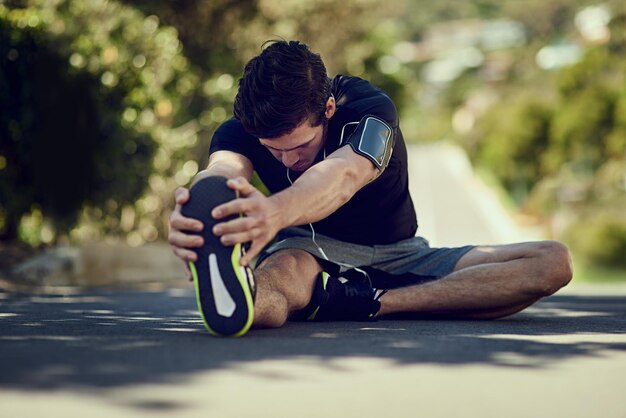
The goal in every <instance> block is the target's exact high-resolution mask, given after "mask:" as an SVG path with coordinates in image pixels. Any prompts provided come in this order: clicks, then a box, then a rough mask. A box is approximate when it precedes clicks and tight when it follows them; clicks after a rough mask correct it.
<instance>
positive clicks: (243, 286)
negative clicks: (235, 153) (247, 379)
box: [182, 177, 255, 336]
mask: <svg viewBox="0 0 626 418" xmlns="http://www.w3.org/2000/svg"><path fill="white" fill-rule="evenodd" d="M236 197H237V195H236V193H235V192H234V191H233V190H231V189H230V188H228V186H226V178H224V177H206V178H204V179H202V180H200V181H198V182H197V183H196V184H194V185H193V187H192V188H191V190H190V198H189V201H188V202H187V203H186V204H185V205H184V206H183V208H182V214H183V215H185V216H187V217H190V218H196V219H198V220H200V221H202V222H203V223H204V229H203V230H202V232H200V233H199V235H202V238H203V239H204V245H203V246H202V247H200V248H195V249H194V250H195V251H196V254H197V255H198V259H197V261H196V262H190V263H189V267H190V270H191V273H192V275H193V279H194V283H195V288H196V297H197V301H198V309H199V310H200V315H201V316H202V320H203V322H204V325H205V327H206V329H207V330H208V331H209V332H210V333H211V334H213V335H219V336H240V335H243V334H245V333H246V332H247V331H248V329H249V328H250V325H252V319H253V317H254V305H253V303H254V292H255V289H254V277H253V275H252V271H251V270H250V269H249V268H245V267H243V266H241V264H240V263H239V260H240V259H241V257H242V256H243V254H244V249H243V246H242V245H241V244H236V245H234V246H224V245H222V243H221V242H220V240H219V237H217V236H215V235H213V232H212V230H213V226H214V225H215V224H216V222H217V221H216V220H215V219H213V217H212V216H211V210H212V209H213V208H214V207H215V206H217V205H220V204H222V203H225V202H228V201H231V200H233V199H235V198H236ZM233 217H234V216H233ZM233 217H231V218H225V219H221V220H220V222H225V221H228V220H230V219H232V218H233Z"/></svg>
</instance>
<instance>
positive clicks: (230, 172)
mask: <svg viewBox="0 0 626 418" xmlns="http://www.w3.org/2000/svg"><path fill="white" fill-rule="evenodd" d="M253 171H256V172H257V173H258V175H259V177H260V178H261V180H262V181H263V183H264V184H265V185H266V186H267V188H268V189H269V190H270V192H271V193H272V194H271V195H270V196H269V197H267V196H265V195H264V194H262V193H261V192H259V191H258V190H257V189H256V188H255V187H254V186H252V185H251V184H250V182H249V181H250V179H251V177H252V174H253ZM227 179H228V180H227ZM441 192H442V193H445V190H443V191H441ZM176 203H177V204H176V208H175V210H174V211H173V213H172V216H171V217H170V228H171V229H170V234H169V242H170V244H171V245H172V247H173V250H174V252H175V254H176V255H177V256H178V257H179V258H181V259H182V260H183V261H184V263H185V264H187V263H189V265H190V266H191V270H192V271H190V270H189V269H187V273H188V275H189V276H190V277H191V276H193V277H194V279H195V281H196V289H197V295H198V302H199V307H200V312H201V314H202V316H203V319H204V322H205V324H206V326H207V328H208V329H209V331H211V332H212V333H214V334H218V335H241V334H243V333H245V332H246V331H247V330H248V328H249V327H250V325H252V324H253V325H254V326H258V327H280V326H281V325H283V324H284V323H285V321H287V319H288V318H290V317H291V318H297V319H305V320H306V319H309V320H368V319H371V318H374V317H384V316H385V315H389V314H394V313H409V314H411V315H414V316H416V317H418V316H421V315H424V316H428V317H447V318H449V317H456V318H476V319H488V318H500V317H503V316H506V315H511V314H513V313H516V312H519V311H520V310H522V309H524V308H526V307H528V306H529V305H531V304H533V303H534V302H536V301H537V300H538V299H540V298H542V297H544V296H548V295H551V294H553V293H554V292H556V291H557V290H558V289H560V288H561V287H562V286H564V285H566V284H567V283H568V282H569V281H570V279H571V277H572V267H571V261H570V256H569V252H568V250H567V248H566V247H564V246H563V245H562V244H560V243H557V242H553V241H543V242H529V243H520V244H512V245H502V246H487V247H485V246H480V247H475V246H465V247H460V248H431V247H429V245H428V242H427V241H426V240H425V239H423V238H421V237H416V236H415V234H416V232H417V218H416V215H415V211H414V206H413V202H412V201H411V196H410V195H409V191H408V172H407V155H406V146H405V142H404V138H403V136H402V132H401V130H400V127H399V122H398V116H397V111H396V108H395V106H394V104H393V102H392V101H391V99H390V98H389V97H388V96H387V95H386V94H385V93H384V92H382V91H381V90H379V89H377V88H376V87H374V86H373V85H371V84H370V83H369V82H367V81H365V80H362V79H360V78H357V77H349V76H344V75H338V76H336V77H334V78H332V79H329V78H328V76H327V74H326V69H325V66H324V63H323V62H322V60H321V58H320V56H319V55H317V54H314V53H312V52H311V51H310V50H309V48H308V47H307V46H306V45H304V44H302V43H300V42H297V41H290V42H286V41H276V42H272V43H270V44H269V45H268V46H267V47H266V48H265V49H264V50H263V51H262V52H261V54H260V55H259V56H257V57H255V58H253V59H252V60H251V61H250V62H248V64H247V65H246V66H245V69H244V74H243V77H242V78H241V80H240V82H239V91H238V93H237V97H236V99H235V106H234V118H232V119H230V120H228V121H226V122H224V123H223V124H222V125H221V126H220V127H219V128H218V129H217V131H216V132H215V135H214V137H213V140H212V142H211V149H210V157H209V164H208V167H207V168H206V169H205V170H203V171H201V172H200V173H198V175H197V176H196V179H195V180H194V185H193V186H192V188H191V193H190V191H189V190H187V189H185V188H180V189H178V190H177V191H176ZM274 238H277V239H276V240H275V241H273V240H274ZM243 244H249V247H248V249H247V252H244V251H243V249H242V248H243V247H242V245H243ZM268 244H270V245H269V246H268ZM266 246H267V248H266ZM256 256H259V257H258V262H257V266H256V268H255V269H254V271H252V270H251V269H250V268H248V266H249V264H250V262H251V260H252V259H253V258H255V257H256ZM244 266H245V267H244ZM255 288H256V289H255ZM255 293H256V296H255Z"/></svg>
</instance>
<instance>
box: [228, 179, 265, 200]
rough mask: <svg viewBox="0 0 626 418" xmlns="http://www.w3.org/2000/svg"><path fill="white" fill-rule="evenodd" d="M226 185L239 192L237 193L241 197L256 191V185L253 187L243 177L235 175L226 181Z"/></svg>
mask: <svg viewBox="0 0 626 418" xmlns="http://www.w3.org/2000/svg"><path fill="white" fill-rule="evenodd" d="M226 185H227V186H228V187H230V188H231V189H233V190H236V191H238V192H239V194H240V195H241V196H243V197H246V196H248V195H250V194H252V193H254V192H258V190H257V189H256V187H254V186H253V185H252V184H250V182H249V181H248V180H246V178H245V177H235V178H233V179H230V180H228V181H227V182H226Z"/></svg>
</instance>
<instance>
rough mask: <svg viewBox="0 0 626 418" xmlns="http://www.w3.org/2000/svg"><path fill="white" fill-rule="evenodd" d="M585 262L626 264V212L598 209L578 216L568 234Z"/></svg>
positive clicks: (590, 263)
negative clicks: (586, 214) (583, 215)
mask: <svg viewBox="0 0 626 418" xmlns="http://www.w3.org/2000/svg"><path fill="white" fill-rule="evenodd" d="M565 240H566V242H568V243H569V244H570V245H571V248H572V251H573V252H574V254H575V255H576V256H577V257H579V259H580V261H582V263H583V264H585V265H600V266H604V267H614V268H626V215H624V214H623V213H617V212H612V211H598V212H596V213H593V214H590V215H588V216H585V217H582V218H581V219H579V222H578V223H577V224H574V225H571V226H570V228H569V229H568V231H567V232H566V234H565Z"/></svg>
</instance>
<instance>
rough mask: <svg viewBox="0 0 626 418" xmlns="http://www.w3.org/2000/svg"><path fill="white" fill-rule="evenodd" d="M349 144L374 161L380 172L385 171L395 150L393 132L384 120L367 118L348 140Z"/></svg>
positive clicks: (362, 120)
mask: <svg viewBox="0 0 626 418" xmlns="http://www.w3.org/2000/svg"><path fill="white" fill-rule="evenodd" d="M348 144H350V146H351V147H352V149H353V150H354V151H355V152H356V153H357V154H360V155H362V156H364V157H366V158H367V159H369V160H370V161H372V163H374V165H375V166H376V167H377V168H378V169H379V170H384V169H385V167H387V164H389V159H390V158H391V152H392V150H393V137H392V130H391V128H390V127H389V125H387V124H386V123H385V122H383V121H382V120H380V119H378V118H375V117H373V116H366V117H364V118H363V119H361V121H360V122H359V125H358V126H357V128H356V130H355V131H354V132H353V133H352V135H350V138H348Z"/></svg>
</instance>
